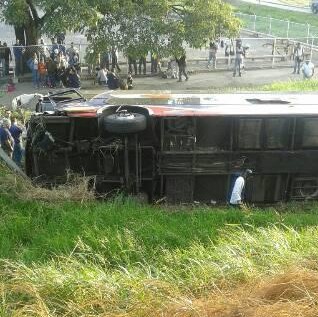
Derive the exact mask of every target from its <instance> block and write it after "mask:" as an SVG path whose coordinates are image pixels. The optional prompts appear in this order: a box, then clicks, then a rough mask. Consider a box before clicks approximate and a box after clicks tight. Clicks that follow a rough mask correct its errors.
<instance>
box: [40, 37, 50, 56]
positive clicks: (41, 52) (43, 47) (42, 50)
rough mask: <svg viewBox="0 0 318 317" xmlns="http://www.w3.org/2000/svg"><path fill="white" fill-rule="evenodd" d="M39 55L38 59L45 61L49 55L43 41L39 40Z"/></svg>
mask: <svg viewBox="0 0 318 317" xmlns="http://www.w3.org/2000/svg"><path fill="white" fill-rule="evenodd" d="M39 48H40V50H39V54H40V59H42V58H43V59H45V58H46V57H47V54H48V53H49V51H48V48H47V45H46V44H45V43H44V40H43V39H42V38H41V39H40V42H39Z"/></svg>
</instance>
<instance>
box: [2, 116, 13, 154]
mask: <svg viewBox="0 0 318 317" xmlns="http://www.w3.org/2000/svg"><path fill="white" fill-rule="evenodd" d="M10 127H11V121H10V119H7V118H4V119H3V120H2V124H1V127H0V142H1V148H2V149H3V150H4V151H5V152H6V154H7V155H8V156H9V157H10V158H12V153H13V146H14V140H13V137H12V136H11V133H10V131H9V129H10Z"/></svg>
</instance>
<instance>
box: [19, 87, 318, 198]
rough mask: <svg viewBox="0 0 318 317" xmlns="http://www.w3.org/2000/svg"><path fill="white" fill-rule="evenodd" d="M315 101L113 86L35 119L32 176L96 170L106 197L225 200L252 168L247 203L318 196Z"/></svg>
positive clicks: (60, 177) (48, 180) (50, 178)
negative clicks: (240, 176)
mask: <svg viewBox="0 0 318 317" xmlns="http://www.w3.org/2000/svg"><path fill="white" fill-rule="evenodd" d="M315 99H316V97H315V96H313V95H307V94H303V95H300V94H298V95H296V94H284V95H281V94H279V95H278V94H277V95H273V94H213V95H211V94H136V93H135V94H131V93H122V92H121V93H120V92H118V93H116V92H109V93H104V94H101V95H97V96H96V97H94V98H93V99H91V100H89V101H85V99H75V100H70V101H65V100H63V102H62V103H56V105H54V108H53V110H52V111H49V112H39V113H36V114H34V115H33V116H32V117H31V119H30V121H29V127H28V136H27V144H26V162H25V164H26V173H27V175H28V176H29V177H31V178H32V179H36V180H38V181H40V182H42V183H43V184H58V183H62V182H63V181H65V179H66V172H67V171H68V170H70V171H72V172H74V173H79V174H83V175H85V176H91V177H92V178H93V179H94V186H95V188H96V191H97V192H101V193H106V194H112V193H116V192H118V191H124V192H127V193H132V194H138V193H143V194H145V195H147V197H148V199H149V201H153V200H157V199H161V198H165V199H166V201H167V202H169V203H191V202H193V201H198V202H202V203H209V202H211V201H213V202H217V203H224V202H226V201H227V199H228V197H229V191H230V188H231V184H232V183H233V179H234V178H235V175H237V173H239V172H241V171H242V170H244V169H246V168H248V169H252V170H253V177H252V179H251V180H250V181H249V182H248V183H247V188H246V193H245V200H246V201H248V202H253V203H274V202H278V201H288V200H307V199H317V198H318V168H317V165H316V164H317V160H318V107H317V105H316V103H315ZM38 108H39V107H38Z"/></svg>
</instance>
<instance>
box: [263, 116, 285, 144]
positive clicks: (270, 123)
mask: <svg viewBox="0 0 318 317" xmlns="http://www.w3.org/2000/svg"><path fill="white" fill-rule="evenodd" d="M264 133H265V144H264V145H265V148H267V149H282V148H286V147H287V142H288V119H286V118H285V119H282V118H271V119H265V131H264Z"/></svg>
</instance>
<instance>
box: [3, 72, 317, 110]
mask: <svg viewBox="0 0 318 317" xmlns="http://www.w3.org/2000/svg"><path fill="white" fill-rule="evenodd" d="M317 77H318V75H317ZM301 79H302V78H301V76H299V75H292V68H283V69H263V70H247V71H246V72H245V73H244V74H243V76H242V77H235V78H233V77H232V72H231V71H218V72H209V73H203V74H194V75H192V76H191V77H190V79H189V81H187V82H185V81H184V82H181V83H180V82H177V80H175V79H162V78H159V77H143V78H142V77H141V78H135V80H134V84H135V89H136V90H143V91H147V92H149V91H153V90H156V91H159V90H160V91H174V92H192V91H193V92H195V91H201V92H217V91H221V90H222V91H224V89H227V88H238V89H244V88H248V89H251V88H253V87H254V88H255V89H257V88H256V87H258V86H260V85H263V84H270V83H272V82H273V81H287V80H301ZM37 91H38V92H40V93H43V94H46V93H47V92H48V90H47V89H39V90H37ZM102 91H105V89H103V88H101V87H100V86H94V85H93V82H92V81H84V82H83V88H82V93H83V94H84V95H86V96H88V97H91V96H93V95H96V94H98V93H100V92H102ZM34 92H35V89H33V88H32V84H31V83H30V82H25V83H19V84H17V86H16V91H15V92H14V93H11V94H4V95H2V96H0V105H5V106H10V105H11V100H12V99H13V97H15V96H18V95H20V94H24V93H34Z"/></svg>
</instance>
